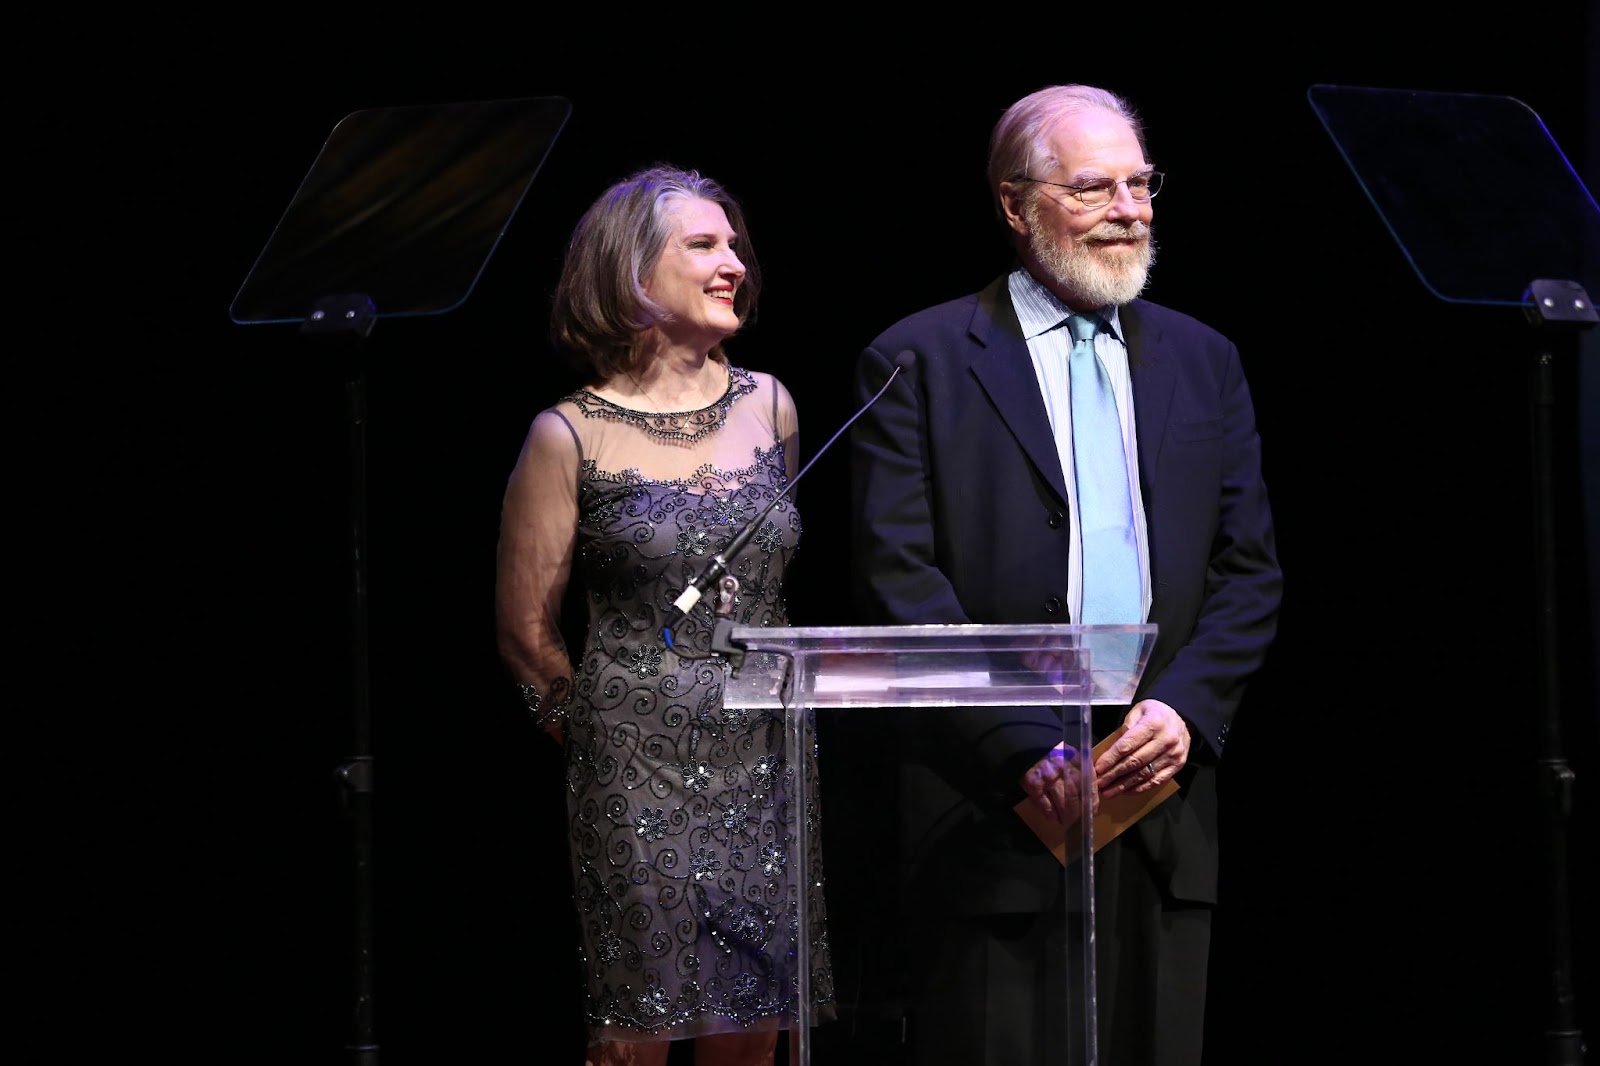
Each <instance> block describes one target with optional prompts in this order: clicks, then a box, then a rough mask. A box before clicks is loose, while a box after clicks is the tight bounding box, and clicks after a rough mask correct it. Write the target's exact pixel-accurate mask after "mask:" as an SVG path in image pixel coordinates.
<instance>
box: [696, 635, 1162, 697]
mask: <svg viewBox="0 0 1600 1066" xmlns="http://www.w3.org/2000/svg"><path fill="white" fill-rule="evenodd" d="M731 636H732V641H733V643H734V644H736V645H738V646H740V647H742V648H743V649H745V656H744V659H743V661H742V663H740V664H739V666H738V667H737V669H736V670H734V671H733V672H732V676H731V677H730V679H729V682H728V686H727V700H728V702H729V703H730V704H733V705H736V706H747V707H778V706H785V705H801V706H808V707H812V708H830V707H940V706H1062V705H1068V704H1074V705H1083V704H1102V703H1104V704H1126V703H1131V702H1132V698H1133V693H1134V691H1135V690H1136V689H1137V687H1138V683H1139V678H1140V677H1141V676H1142V675H1143V673H1144V667H1145V664H1146V663H1147V662H1148V661H1149V657H1150V651H1151V649H1152V648H1153V647H1154V645H1155V638H1156V627H1155V626H1153V625H1121V626H1078V625H1003V626H1002V625H976V624H958V625H957V624H952V625H909V626H815V627H772V628H763V627H757V626H735V627H733V629H732V631H731Z"/></svg>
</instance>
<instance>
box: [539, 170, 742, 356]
mask: <svg viewBox="0 0 1600 1066" xmlns="http://www.w3.org/2000/svg"><path fill="white" fill-rule="evenodd" d="M684 197H693V198H696V199H701V200H709V201H711V202H712V203H714V204H716V205H718V206H719V207H721V208H722V211H723V214H725V215H727V217H728V225H729V226H731V227H732V228H733V232H734V233H736V234H737V235H738V237H739V248H738V251H739V260H740V262H742V263H743V264H744V269H745V274H744V280H743V281H742V282H741V283H740V285H739V287H738V289H737V290H736V291H735V292H734V296H733V310H734V313H735V314H737V315H738V316H739V324H740V325H744V324H745V323H746V322H748V321H751V320H752V319H753V318H754V317H755V309H756V297H757V296H758V295H759V294H760V292H761V270H760V268H759V267H758V266H757V265H756V256H755V250H754V249H753V248H752V247H751V245H750V234H749V233H748V231H747V230H746V227H745V220H744V211H743V210H742V209H741V208H740V206H739V203H738V201H736V200H735V199H734V198H733V197H732V196H731V195H730V194H729V193H728V192H727V190H725V189H724V188H723V187H722V186H721V185H720V184H718V183H717V182H715V181H713V180H712V179H710V178H707V177H704V176H703V175H701V174H700V173H699V172H697V171H694V170H682V169H680V168H678V167H674V166H668V165H666V164H660V163H658V164H656V165H654V166H651V167H647V168H645V169H644V170H640V171H636V172H635V173H633V174H630V175H629V176H628V177H626V178H624V179H622V180H621V181H619V182H617V183H616V184H614V185H612V186H611V187H610V188H608V189H607V190H606V191H605V192H603V193H601V194H600V196H599V198H598V199H596V200H595V202H594V203H593V204H591V205H589V209H588V210H587V211H585V212H584V213H583V217H582V218H580V219H579V220H578V224H577V226H576V227H574V229H573V231H572V238H571V240H569V241H568V242H567V253H566V259H565V262H564V263H563V264H562V268H561V278H560V280H559V281H558V282H557V283H556V290H555V297H554V300H553V304H552V307H551V312H550V339H551V341H552V342H553V343H554V344H555V346H556V347H557V348H558V349H559V350H560V351H561V353H562V354H563V355H564V356H565V357H566V358H567V359H568V361H569V362H571V363H572V365H573V367H574V368H575V369H577V370H578V371H579V372H580V373H585V374H588V375H592V376H593V377H595V378H597V379H600V380H603V379H605V378H608V377H610V376H612V375H614V374H617V373H621V372H622V371H625V370H629V369H631V368H632V366H633V361H634V357H635V346H636V344H637V343H638V340H639V338H640V336H641V335H642V334H643V333H644V332H645V331H647V330H649V329H650V328H651V327H652V326H654V325H656V323H658V322H661V321H662V320H663V319H665V318H666V317H667V312H666V311H665V310H663V309H662V308H661V307H660V306H659V305H657V304H656V303H655V302H654V301H653V300H651V299H650V297H649V296H647V295H646V294H645V285H646V284H648V282H649V280H650V275H651V274H652V273H653V272H654V271H655V268H656V264H657V263H659V262H660V260H661V255H662V252H664V251H665V250H666V247H667V242H668V241H669V240H670V239H671V238H672V219H671V217H670V216H669V214H668V211H667V208H668V207H669V206H670V205H671V203H672V202H673V201H674V200H677V199H681V198H684ZM711 355H712V357H713V358H716V359H718V360H720V361H723V362H726V361H727V356H726V355H725V354H724V353H723V351H722V346H721V345H720V344H719V345H717V346H716V347H715V348H713V349H712V350H711Z"/></svg>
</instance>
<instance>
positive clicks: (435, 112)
mask: <svg viewBox="0 0 1600 1066" xmlns="http://www.w3.org/2000/svg"><path fill="white" fill-rule="evenodd" d="M571 109H572V105H571V103H570V102H569V101H567V100H566V99H564V98H562V97H557V96H551V97H524V98H519V99H509V100H484V101H466V102H457V103H446V104H436V105H423V106H414V107H400V108H374V109H369V110H365V111H357V112H352V113H351V114H349V115H346V116H345V117H344V119H342V120H341V121H340V122H339V123H338V125H336V126H335V127H334V130H333V132H332V133H331V134H330V136H329V138H328V140H327V141H326V142H325V143H324V145H323V148H322V151H321V152H320V153H319V154H318V156H317V159H316V161H315V162H314V163H313V164H312V168H311V171H310V172H309V173H308V174H307V175H306V177H305V179H304V181H302V183H301V185H300V188H299V189H298V191H297V192H296V193H295V196H294V199H293V200H292V201H291V202H290V204H289V208H288V210H287V211H286V212H285V213H284V216H283V218H282V220H281V221H280V222H279V224H278V227H277V229H275V230H274V231H273V234H272V237H271V238H270V239H269V240H268V242H267V245H266V247H265V248H264V249H263V250H262V252H261V255H260V257H259V258H258V259H257V261H256V264H255V266H254V267H253V268H252V270H251V272H250V274H249V276H248V277H247V278H246V279H245V283H244V285H243V287H242V288H241V289H240V291H239V294H238V296H236V297H235V299H234V303H233V305H232V306H231V307H230V308H229V315H230V317H231V318H232V319H233V320H234V321H235V322H237V323H240V324H242V325H243V324H261V323H283V322H300V324H301V333H302V335H308V336H313V337H320V338H324V339H328V338H331V339H335V340H344V341H349V342H353V343H351V345H350V351H348V352H346V353H344V354H346V355H347V356H348V359H349V361H348V363H347V364H346V365H345V368H344V369H345V382H344V394H345V414H346V427H345V428H346V437H347V443H348V448H347V456H346V461H347V464H348V471H349V504H348V512H347V514H348V522H349V542H348V543H349V552H350V648H349V653H350V688H351V692H350V695H351V704H352V707H351V733H350V742H351V748H350V751H351V754H350V755H349V757H348V758H346V759H345V760H344V761H343V762H341V763H340V764H339V765H338V767H337V768H336V770H335V773H334V776H335V779H336V780H337V781H338V782H339V783H340V785H341V786H342V792H341V796H340V798H341V801H342V804H341V805H342V807H343V811H344V814H345V817H346V821H347V823H348V828H349V832H350V840H351V848H352V853H353V854H352V859H353V862H352V866H351V874H352V878H351V884H350V890H351V893H352V895H353V902H354V911H355V913H354V918H353V950H354V972H353V975H352V976H353V985H354V987H353V998H352V1003H351V1008H352V1009H351V1015H350V1029H349V1031H348V1034H347V1039H346V1042H345V1045H344V1049H345V1051H346V1053H347V1054H348V1056H349V1061H350V1062H351V1063H353V1064H354V1066H377V1062H378V1042H377V1039H376V1037H375V1033H374V1029H375V1021H374V1018H375V1013H376V1011H375V1009H374V998H375V997H374V983H375V982H374V970H375V965H374V940H375V935H374V929H375V921H374V907H373V888H374V883H375V877H374V869H373V853H374V821H375V819H374V804H373V794H374V769H373V728H372V726H373V716H372V707H371V686H370V680H371V679H370V667H369V662H368V660H369V647H368V644H369V639H368V638H369V633H368V610H367V435H366V434H367V387H366V386H367V382H366V371H365V367H364V365H363V361H362V358H361V354H360V353H361V348H362V344H363V342H364V341H365V340H366V339H367V336H368V334H369V333H370V332H371V330H372V326H373V324H374V322H375V321H376V320H377V318H378V317H379V312H378V308H379V306H381V307H382V314H383V315H384V316H385V317H391V318H403V317H418V316H431V315H439V314H444V313H446V312H448V311H451V310H454V309H455V308H456V307H458V306H460V304H461V303H462V302H463V301H464V300H465V299H466V298H467V296H468V295H469V294H470V293H471V291H472V288H473V286H474V285H475V284H476V282H477V279H478V276H479V274H480V273H481V271H482V270H483V266H484V264H485V263H487V261H488V258H489V256H490V255H491V254H492V253H493V251H494V249H495V248H496V246H497V245H498V243H499V240H500V237H501V235H502V234H503V233H504V231H505V228H506V226H507V225H508V224H509V223H510V220H511V215H512V214H513V213H514V212H515V211H516V209H517V207H518V206H520V204H521V202H522V199H523V197H524V196H525V195H526V194H527V190H528V188H529V186H531V184H532V182H533V179H534V176H535V175H536V174H537V173H538V171H539V168H540V166H541V165H542V164H543V162H544V159H545V156H546V155H547V154H548V152H549V151H550V148H551V146H552V145H553V144H554V143H555V139H556V137H557V136H558V135H559V134H560V132H561V130H562V128H563V127H564V126H565V124H566V121H567V117H568V115H569V114H570V113H571ZM369 200H370V201H371V202H367V201H369ZM330 293H346V294H349V295H329V294H330ZM308 306H309V307H311V311H310V313H309V314H306V313H305V311H304V308H306V307H308Z"/></svg>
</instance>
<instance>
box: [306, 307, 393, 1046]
mask: <svg viewBox="0 0 1600 1066" xmlns="http://www.w3.org/2000/svg"><path fill="white" fill-rule="evenodd" d="M376 321H377V315H376V308H375V307H374V305H373V303H372V300H371V298H370V297H368V296H366V295H365V294H354V295H349V296H339V297H331V298H329V299H327V300H324V301H322V302H320V303H319V304H318V305H317V306H316V308H315V309H314V310H313V311H312V313H311V314H310V315H309V316H308V317H307V318H306V321H305V324H304V325H302V326H301V329H300V331H301V333H304V334H307V335H310V336H323V337H332V338H336V339H347V340H350V341H351V342H352V343H351V345H350V351H351V354H350V358H349V362H348V364H347V366H346V369H345V383H344V395H345V437H346V442H347V445H348V450H347V454H346V460H347V462H348V468H347V469H348V475H349V476H348V481H349V499H348V504H347V509H346V515H347V519H348V531H349V541H348V546H349V557H350V602H349V607H350V615H349V626H350V628H349V636H350V647H349V651H350V703H351V709H350V726H351V729H350V756H349V757H348V758H347V759H346V760H345V761H344V762H342V763H340V764H339V765H338V766H337V767H336V768H335V770H334V779H335V780H336V781H338V783H339V784H340V785H341V786H342V788H341V790H340V800H341V804H340V806H341V808H342V810H343V811H344V815H345V821H346V823H347V828H348V830H349V834H350V854H351V859H352V865H351V867H350V874H351V881H350V892H351V895H352V900H351V903H352V911H353V914H354V918H353V921H352V928H351V934H352V940H351V945H350V948H351V961H352V970H351V982H352V1000H351V1004H350V1006H351V1016H350V1019H349V1023H350V1029H349V1033H348V1040H347V1043H346V1044H345V1051H346V1052H347V1053H348V1054H349V1056H350V1059H349V1061H350V1062H352V1063H354V1064H355V1066H376V1064H377V1061H378V1042H377V1035H376V1018H375V1016H376V1011H375V1009H374V1003H375V999H374V994H375V988H374V985H375V980H374V970H375V966H374V950H373V949H374V946H375V941H376V922H375V921H374V907H373V887H374V877H373V865H372V860H373V850H374V847H373V845H374V841H375V839H376V833H375V822H374V808H373V798H374V796H373V776H374V775H373V747H372V699H371V670H370V668H369V665H368V663H369V650H368V649H369V637H368V633H369V630H368V615H367V381H366V369H365V366H364V364H363V362H362V358H361V357H362V350H363V348H364V347H365V344H364V342H365V341H366V339H367V337H368V335H369V334H370V333H371V332H372V326H373V324H374V322H376Z"/></svg>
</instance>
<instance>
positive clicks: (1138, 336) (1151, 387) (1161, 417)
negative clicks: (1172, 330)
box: [1117, 300, 1173, 513]
mask: <svg viewBox="0 0 1600 1066" xmlns="http://www.w3.org/2000/svg"><path fill="white" fill-rule="evenodd" d="M1143 302H1144V301H1142V300H1134V301H1133V302H1132V303H1128V304H1124V305H1123V306H1122V307H1121V308H1119V309H1118V311H1117V321H1118V322H1120V323H1121V325H1122V333H1123V343H1124V344H1126V345H1127V346H1128V371H1129V373H1130V374H1131V375H1132V380H1133V412H1134V422H1133V424H1134V432H1135V433H1136V434H1137V435H1138V437H1139V476H1140V478H1142V479H1143V481H1144V490H1145V504H1146V512H1147V513H1148V510H1149V502H1150V486H1151V482H1152V480H1153V479H1154V476H1155V470H1156V460H1158V459H1160V458H1161V446H1162V444H1163V443H1165V441H1166V436H1167V416H1168V411H1169V410H1170V409H1171V407H1172V389H1173V379H1172V370H1171V368H1170V366H1169V355H1168V352H1167V350H1166V338H1165V337H1163V336H1162V334H1161V331H1160V330H1159V329H1158V328H1156V327H1154V326H1151V325H1150V324H1149V322H1148V321H1147V320H1146V319H1145V318H1144V316H1143V315H1142V313H1141V311H1142V309H1141V307H1140V305H1141V304H1142V303H1143Z"/></svg>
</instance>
